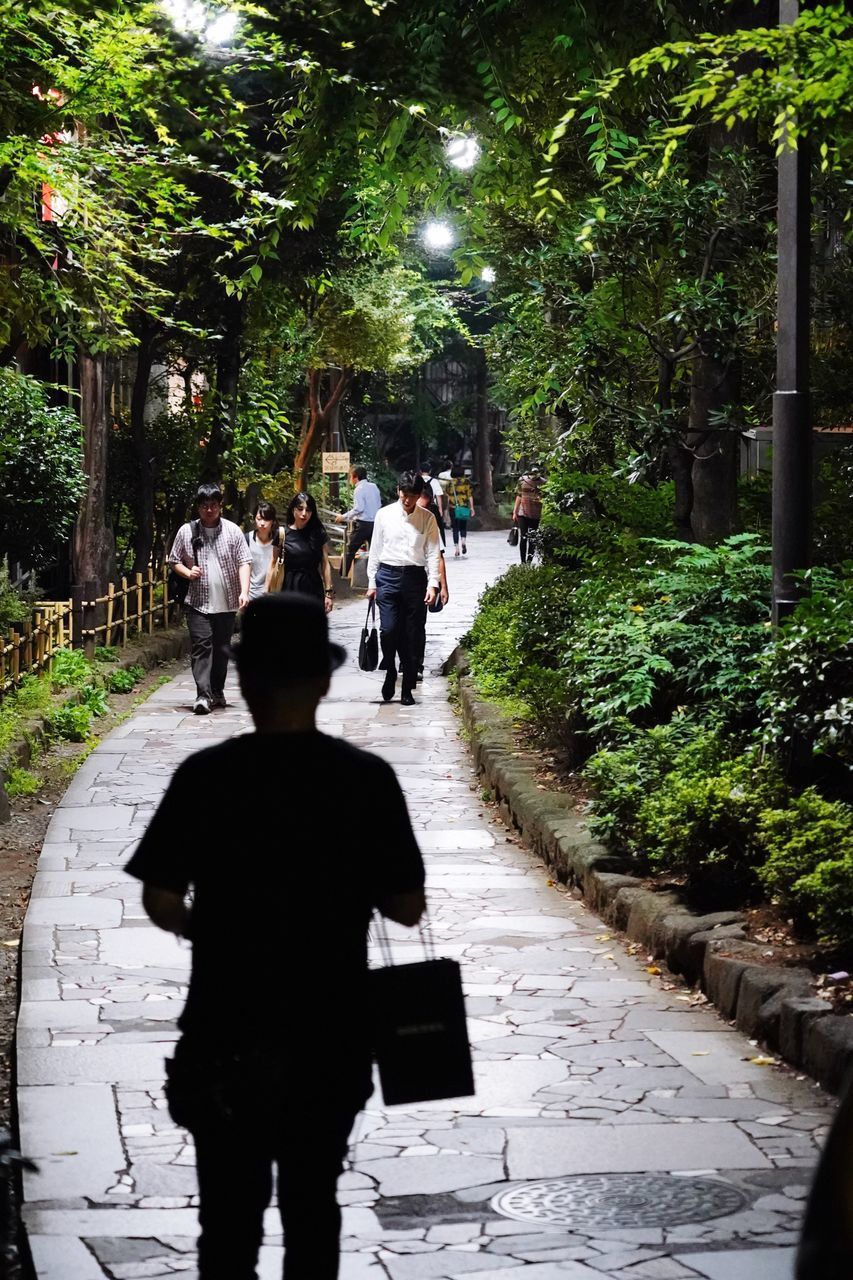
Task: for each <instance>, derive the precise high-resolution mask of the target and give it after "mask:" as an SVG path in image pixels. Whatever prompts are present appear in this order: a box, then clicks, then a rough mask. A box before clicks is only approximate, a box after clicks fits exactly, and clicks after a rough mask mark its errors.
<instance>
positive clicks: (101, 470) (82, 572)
mask: <svg viewBox="0 0 853 1280" xmlns="http://www.w3.org/2000/svg"><path fill="white" fill-rule="evenodd" d="M78 369H79V371H80V419H81V423H82V426H83V468H84V470H85V473H86V491H85V493H84V494H83V500H82V502H81V505H80V514H79V516H78V517H77V524H76V525H75V528H74V551H73V567H72V573H73V580H74V582H75V583H78V584H83V583H84V582H94V583H95V589H96V591H97V594H98V595H103V594H104V593H105V591H106V587H107V583H108V582H110V581H111V580H112V579H113V578H114V577H115V540H114V538H113V535H112V533H111V531H110V530H109V529H108V528H107V524H106V520H105V513H106V489H107V442H108V433H109V420H108V416H107V370H106V357H105V356H104V355H89V353H88V352H86V351H83V350H81V351H80V353H79V356H78Z"/></svg>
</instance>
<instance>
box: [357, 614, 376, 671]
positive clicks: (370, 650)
mask: <svg viewBox="0 0 853 1280" xmlns="http://www.w3.org/2000/svg"><path fill="white" fill-rule="evenodd" d="M378 664H379V636H378V634H377V631H376V597H375V596H374V597H373V599H372V600H369V601H368V604H367V617H366V618H365V620H364V626H363V627H362V628H361V640H360V641H359V646H358V667H359V670H360V671H375V670H376V668H377V666H378Z"/></svg>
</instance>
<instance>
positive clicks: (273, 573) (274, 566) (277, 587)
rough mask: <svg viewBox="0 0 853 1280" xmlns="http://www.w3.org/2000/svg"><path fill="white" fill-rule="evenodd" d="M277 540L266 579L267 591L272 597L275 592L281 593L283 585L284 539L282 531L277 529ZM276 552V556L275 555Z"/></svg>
mask: <svg viewBox="0 0 853 1280" xmlns="http://www.w3.org/2000/svg"><path fill="white" fill-rule="evenodd" d="M278 533H279V536H278V540H277V541H276V542H275V543H274V545H273V556H272V563H271V565H270V574H269V578H268V579H267V582H268V585H267V591H268V593H269V594H270V595H272V594H273V593H274V592H276V591H281V588H282V587H283V585H284V539H285V537H286V535H285V533H284V530H283V529H281V528H279V531H278ZM276 551H278V555H276V554H275V553H276Z"/></svg>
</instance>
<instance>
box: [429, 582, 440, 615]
mask: <svg viewBox="0 0 853 1280" xmlns="http://www.w3.org/2000/svg"><path fill="white" fill-rule="evenodd" d="M443 608H444V601H443V600H442V598H441V588H440V587H439V589H438V591H436V593H435V599H434V600H433V602H432V604H428V605H427V609H428V610H429V612H430V613H441V611H442V609H443Z"/></svg>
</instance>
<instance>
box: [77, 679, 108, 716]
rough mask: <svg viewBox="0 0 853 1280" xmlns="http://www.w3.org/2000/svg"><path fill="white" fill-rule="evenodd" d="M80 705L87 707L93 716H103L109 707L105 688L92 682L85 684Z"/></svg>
mask: <svg viewBox="0 0 853 1280" xmlns="http://www.w3.org/2000/svg"><path fill="white" fill-rule="evenodd" d="M81 705H82V706H84V707H87V708H88V710H89V711H91V713H92V715H93V716H105V715H106V714H107V713H108V711H109V709H110V704H109V703H108V702H107V692H106V690H105V689H103V688H101V686H100V685H94V684H89V685H86V687H85V688H84V689H83V691H82V702H81Z"/></svg>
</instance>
